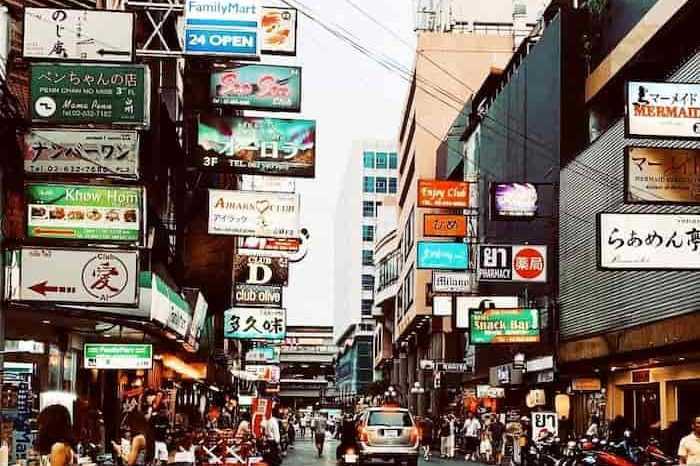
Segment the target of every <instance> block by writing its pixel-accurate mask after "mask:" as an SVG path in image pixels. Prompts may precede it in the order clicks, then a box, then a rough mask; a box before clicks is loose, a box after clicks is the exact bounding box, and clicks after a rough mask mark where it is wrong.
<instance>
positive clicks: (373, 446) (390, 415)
mask: <svg viewBox="0 0 700 466" xmlns="http://www.w3.org/2000/svg"><path fill="white" fill-rule="evenodd" d="M357 430H358V436H357V438H358V439H359V441H358V447H359V466H366V465H367V464H368V463H371V462H374V461H383V462H385V461H392V462H394V463H396V464H399V463H406V466H416V465H417V464H418V444H419V440H420V438H419V433H418V427H417V426H416V423H415V422H414V420H413V416H411V413H410V412H409V410H408V409H405V408H394V407H378V408H369V409H367V410H366V411H365V412H363V413H362V415H361V416H360V420H359V422H358V427H357Z"/></svg>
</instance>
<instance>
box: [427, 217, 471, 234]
mask: <svg viewBox="0 0 700 466" xmlns="http://www.w3.org/2000/svg"><path fill="white" fill-rule="evenodd" d="M423 236H441V237H446V238H463V237H465V236H467V217H465V216H464V215H449V214H425V215H424V216H423Z"/></svg>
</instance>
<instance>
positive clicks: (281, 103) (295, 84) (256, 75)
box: [209, 65, 301, 112]
mask: <svg viewBox="0 0 700 466" xmlns="http://www.w3.org/2000/svg"><path fill="white" fill-rule="evenodd" d="M210 86H211V87H210V89H209V90H210V95H211V101H212V103H213V104H215V105H234V106H236V107H240V108H248V109H258V110H278V111H284V112H299V111H301V68H300V67H298V66H278V65H237V66H236V67H235V68H232V69H228V70H225V71H217V72H214V73H212V75H211V84H210Z"/></svg>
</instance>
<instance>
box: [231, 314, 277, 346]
mask: <svg viewBox="0 0 700 466" xmlns="http://www.w3.org/2000/svg"><path fill="white" fill-rule="evenodd" d="M286 335H287V313H286V312H285V310H284V309H269V308H252V307H234V308H232V309H229V310H227V311H225V312H224V338H233V339H239V340H284V337H285V336H286Z"/></svg>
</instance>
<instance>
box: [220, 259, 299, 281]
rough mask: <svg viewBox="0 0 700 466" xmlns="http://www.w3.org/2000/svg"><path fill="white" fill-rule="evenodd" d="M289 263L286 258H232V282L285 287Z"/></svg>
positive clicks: (287, 279)
mask: <svg viewBox="0 0 700 466" xmlns="http://www.w3.org/2000/svg"><path fill="white" fill-rule="evenodd" d="M288 281H289V261H288V260H287V258H286V257H274V256H251V255H248V254H236V255H234V257H233V282H234V283H237V284H244V285H263V286H287V283H288Z"/></svg>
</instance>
